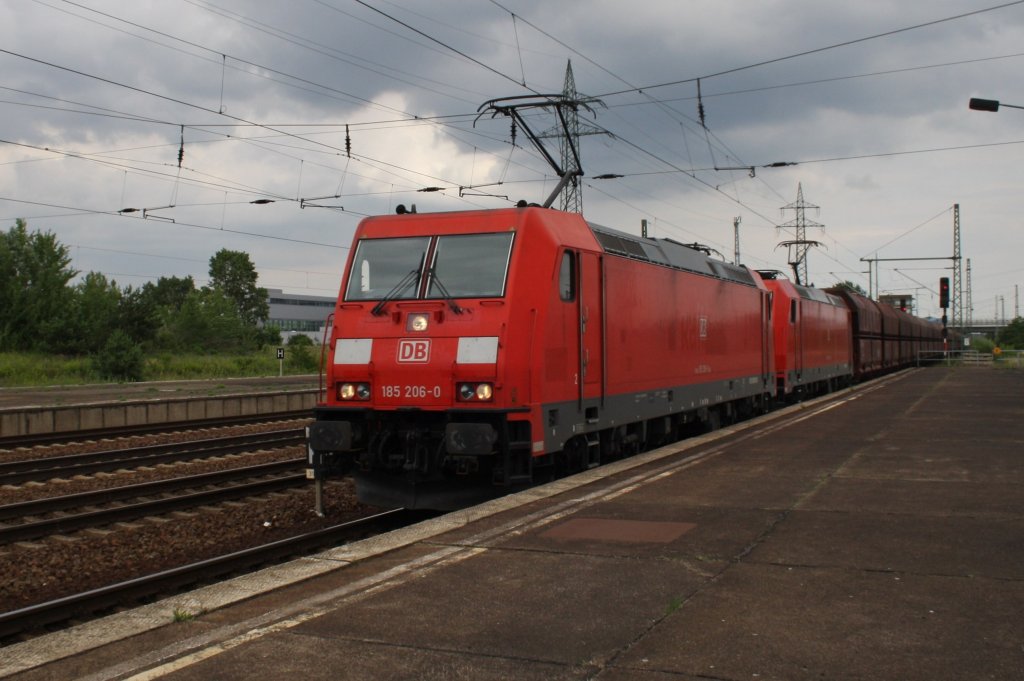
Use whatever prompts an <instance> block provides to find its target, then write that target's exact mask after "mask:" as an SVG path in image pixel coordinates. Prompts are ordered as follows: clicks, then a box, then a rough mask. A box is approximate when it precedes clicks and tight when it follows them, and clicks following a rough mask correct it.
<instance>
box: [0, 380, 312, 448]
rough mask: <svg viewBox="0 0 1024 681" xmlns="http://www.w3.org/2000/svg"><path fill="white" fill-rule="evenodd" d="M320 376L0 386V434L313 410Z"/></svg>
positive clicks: (69, 430) (35, 433)
mask: <svg viewBox="0 0 1024 681" xmlns="http://www.w3.org/2000/svg"><path fill="white" fill-rule="evenodd" d="M318 393H319V383H318V377H317V376H315V375H314V376H284V377H262V378H235V379H216V380H195V381H157V382H147V383H105V384H93V385H80V386H50V387H39V388H0V437H16V436H25V435H49V434H52V433H68V432H77V431H81V430H92V429H101V428H117V427H122V426H139V425H158V424H163V423H174V422H178V421H193V420H197V419H217V418H225V417H235V416H239V417H244V416H259V415H261V414H276V413H280V412H284V411H300V410H308V411H310V413H312V409H313V407H314V406H315V405H316V401H317V396H318Z"/></svg>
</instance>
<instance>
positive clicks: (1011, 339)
mask: <svg viewBox="0 0 1024 681" xmlns="http://www.w3.org/2000/svg"><path fill="white" fill-rule="evenodd" d="M996 342H998V343H999V345H1000V346H1002V347H1006V348H1015V349H1018V350H1020V349H1024V317H1017V318H1016V319H1014V320H1013V321H1012V322H1010V323H1009V324H1007V325H1006V326H1004V327H1003V328H1002V329H1000V331H999V336H998V338H997V339H996Z"/></svg>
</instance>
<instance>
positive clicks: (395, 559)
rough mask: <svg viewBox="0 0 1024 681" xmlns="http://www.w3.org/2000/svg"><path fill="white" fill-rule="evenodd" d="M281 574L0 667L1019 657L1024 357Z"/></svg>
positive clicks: (523, 675)
mask: <svg viewBox="0 0 1024 681" xmlns="http://www.w3.org/2000/svg"><path fill="white" fill-rule="evenodd" d="M288 570H295V571H296V572H295V574H296V575H297V576H296V577H295V578H294V580H290V579H289V578H287V577H286V576H285V573H287V571H288ZM275 574H277V575H278V576H279V577H280V578H279V579H277V578H271V576H270V575H271V573H264V574H263V575H262V576H259V575H257V576H253V577H249V578H246V579H248V580H249V581H248V582H246V581H245V580H244V579H243V580H238V581H233V582H230V583H227V584H225V585H223V586H222V587H220V588H221V589H222V590H231V591H233V592H234V593H235V594H236V596H234V597H231V598H225V597H224V595H223V593H221V595H220V596H217V595H215V592H214V591H212V590H204V591H201V592H196V593H193V594H190V595H188V596H183V597H179V598H178V599H169V600H168V601H164V602H162V603H159V604H154V605H153V606H147V608H149V611H148V612H149V614H148V615H143V614H140V613H134V614H133V613H124V614H121V615H116V616H113V617H111V618H108V619H107V620H105V621H100V622H97V623H92V624H89V625H85V626H83V627H81V628H80V629H79V630H77V631H75V630H72V631H70V632H64V633H61V634H55V635H53V636H51V637H45V638H43V639H37V640H33V641H28V642H26V643H22V644H17V645H14V646H10V647H8V648H4V649H0V676H2V675H4V674H8V675H11V676H10V677H11V678H15V679H19V680H23V681H36V680H40V679H62V680H63V679H72V678H82V679H89V680H90V681H101V680H112V679H134V680H136V681H141V680H142V679H156V678H164V679H172V680H182V679H226V680H227V679H246V680H251V679H254V678H259V679H276V678H290V677H295V678H302V679H332V680H333V679H421V678H422V679H509V678H515V679H603V680H611V681H624V680H631V681H632V680H635V681H669V680H674V681H678V680H695V679H728V680H730V681H749V680H751V679H758V680H761V679H907V680H912V679H922V680H923V679H928V680H929V681H934V680H936V679H1019V678H1024V372H1021V371H1017V370H999V369H990V368H969V369H947V368H933V369H926V370H915V371H910V372H905V373H902V374H899V375H896V376H893V377H889V378H886V379H883V380H881V381H879V382H876V383H874V384H870V385H867V386H862V387H860V388H858V389H856V390H852V391H844V392H843V393H840V394H838V395H836V396H834V397H832V398H826V399H824V400H818V401H816V402H813V403H807V404H805V405H800V406H798V407H795V408H790V409H788V410H786V411H784V412H780V413H776V414H774V415H771V416H769V417H767V418H765V419H760V420H758V421H755V422H751V423H748V424H743V425H742V426H739V427H735V428H730V429H727V430H724V431H721V432H719V433H716V434H713V436H707V437H704V438H700V439H698V440H691V441H688V442H686V443H682V444H680V445H676V446H673V447H671V448H665V449H662V450H658V451H657V452H651V453H648V454H645V455H643V456H641V457H636V458H634V459H632V460H630V461H627V462H619V463H617V464H613V465H611V466H607V467H603V468H601V469H597V470H595V471H590V472H588V473H586V474H584V475H582V476H577V477H575V478H573V479H571V480H567V481H559V482H558V483H553V484H552V485H549V486H545V487H541V488H537V489H534V490H530V491H528V492H524V493H522V494H519V495H514V496H513V497H507V498H505V499H502V500H497V501H495V502H491V503H489V504H485V505H483V506H481V507H475V508H474V509H469V510H467V511H464V512H460V513H457V514H452V515H450V516H445V517H444V518H439V519H437V520H434V521H430V522H427V523H422V524H421V525H419V526H416V527H415V528H410V529H408V530H404V531H402V532H400V533H397V534H395V535H394V536H388V537H383V538H378V539H377V540H375V541H374V543H372V545H371V544H365V545H364V544H356V545H352V546H349V547H341V548H339V549H336V550H334V551H329V552H326V553H324V554H321V555H320V556H317V557H315V558H310V559H304V560H303V561H298V562H297V563H296V564H295V565H294V566H292V567H291V568H279V569H277V573H275ZM275 579H276V581H275ZM253 580H256V582H258V581H260V580H262V581H263V582H265V583H266V584H267V585H271V584H276V585H277V586H278V588H274V589H273V590H270V591H267V592H266V593H262V594H259V595H251V594H253V593H254V592H255V591H256V589H253V588H252V586H251V585H252V584H254V583H256V582H254V581H253ZM289 581H294V583H292V584H290V585H288V583H289ZM246 584H248V585H250V586H248V587H247V586H246ZM247 589H249V590H247ZM218 598H220V600H217V599H218ZM230 602H234V604H233V605H224V607H217V605H216V604H218V603H230ZM175 607H179V608H181V607H188V608H192V609H194V610H196V611H200V612H201V614H199V615H198V616H197V617H196V618H195V619H193V620H191V621H188V622H181V623H174V624H172V623H170V621H169V620H170V617H171V613H172V610H173V609H174V608H175ZM214 607H216V609H212V608H214ZM204 609H205V610H207V611H205V612H202V611H203V610H204ZM132 617H134V618H135V621H137V622H139V623H140V624H139V626H138V627H137V629H135V631H137V632H138V633H136V634H135V635H133V636H129V635H126V634H123V633H118V634H117V635H115V636H106V637H107V638H108V639H110V641H109V642H108V643H107V644H106V645H101V646H97V647H94V643H97V642H99V640H100V639H103V638H104V637H105V632H111V631H113V630H114V628H117V627H123V628H124V630H125V631H130V630H131V629H130V627H128V626H127V625H126V622H129V621H131V620H130V618H132ZM147 617H156V618H157V619H158V620H159V618H160V617H162V618H164V620H165V621H166V622H167V623H166V624H163V625H162V626H156V625H153V624H152V623H151V624H148V625H142V624H141V623H142V622H143V621H144V620H146V619H147ZM119 631H120V630H119ZM76 636H77V637H78V638H77V639H76ZM82 637H84V638H85V639H86V640H87V641H88V640H90V639H89V637H92V639H91V640H92V641H93V643H88V642H87V643H84V644H83V643H82V642H81V639H82ZM51 659H52V661H48V660H51Z"/></svg>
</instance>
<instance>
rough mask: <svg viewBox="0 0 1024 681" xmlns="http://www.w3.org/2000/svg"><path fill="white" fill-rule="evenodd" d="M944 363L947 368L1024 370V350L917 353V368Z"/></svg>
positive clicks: (931, 351) (932, 351)
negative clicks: (1012, 368)
mask: <svg viewBox="0 0 1024 681" xmlns="http://www.w3.org/2000/svg"><path fill="white" fill-rule="evenodd" d="M938 363H943V364H946V365H947V366H950V365H953V364H960V365H964V366H993V365H997V366H1010V367H1017V368H1024V350H1002V351H1000V352H998V353H992V352H976V351H974V350H945V351H943V350H929V351H924V352H919V353H917V366H921V365H922V364H938Z"/></svg>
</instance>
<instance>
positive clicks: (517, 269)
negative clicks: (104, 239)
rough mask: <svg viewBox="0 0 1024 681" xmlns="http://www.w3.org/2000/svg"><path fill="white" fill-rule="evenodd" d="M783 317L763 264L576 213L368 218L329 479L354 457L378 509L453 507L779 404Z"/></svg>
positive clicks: (334, 360) (326, 455)
mask: <svg viewBox="0 0 1024 681" xmlns="http://www.w3.org/2000/svg"><path fill="white" fill-rule="evenodd" d="M769 315H770V309H769V296H768V291H767V289H766V288H765V286H764V284H763V283H762V281H761V279H760V277H758V276H757V275H756V274H755V273H753V272H751V271H750V270H748V269H746V268H744V267H736V266H733V265H729V264H726V263H722V262H718V261H715V260H712V259H710V258H708V257H706V256H705V255H703V254H702V253H700V252H699V251H696V250H694V249H692V248H690V247H687V246H684V245H682V244H678V243H675V242H672V241H669V240H654V239H641V238H638V237H635V236H632V235H629V234H625V233H622V232H616V231H614V230H610V229H605V228H602V227H597V226H592V225H589V224H588V223H586V222H585V221H584V220H583V218H582V217H581V216H579V215H577V214H573V213H563V212H559V211H555V210H547V209H543V208H537V207H522V208H511V209H503V210H489V211H473V212H462V213H444V214H415V213H406V214H403V215H393V216H386V217H375V218H369V219H366V220H364V221H363V222H362V223H361V224H360V226H359V228H358V229H357V231H356V234H355V243H354V246H353V248H352V253H351V256H350V258H349V262H348V265H347V267H346V270H345V276H344V279H343V284H342V290H341V293H340V295H339V300H338V305H337V308H336V310H335V313H334V320H333V328H332V329H331V340H330V346H329V356H330V358H331V361H330V362H329V365H328V367H327V371H326V386H327V388H326V399H325V400H324V401H323V402H322V403H321V404H320V405H319V406H318V407H317V408H316V409H315V418H316V421H315V422H314V423H313V424H312V425H311V427H310V430H309V451H310V467H311V471H312V476H313V477H314V478H315V479H322V478H323V477H324V476H326V475H330V474H335V473H344V472H347V471H348V470H350V469H351V470H353V471H354V474H355V476H356V481H357V488H358V491H359V495H360V498H361V499H363V500H364V501H366V502H368V503H374V504H377V505H403V506H406V507H433V508H438V507H441V508H443V507H449V506H454V505H458V504H461V503H465V502H466V501H468V500H469V497H471V496H474V495H477V494H479V493H480V491H481V490H488V491H489V490H490V488H492V487H493V486H499V487H504V488H509V487H513V486H516V485H527V484H530V483H532V482H533V481H534V480H536V479H539V478H541V477H546V476H549V475H551V474H555V473H564V472H572V471H577V470H582V469H585V468H588V467H592V466H596V465H598V464H599V463H601V462H603V461H608V460H610V459H613V458H616V457H619V456H623V455H628V454H631V453H634V452H636V451H639V450H640V449H641V448H643V447H646V446H651V445H653V444H657V443H661V442H668V441H671V440H674V439H678V438H679V437H680V435H681V433H682V432H683V430H684V429H685V428H686V427H687V426H689V425H691V424H695V423H699V422H707V423H711V424H712V425H713V424H716V423H718V422H720V421H722V420H729V419H732V418H734V417H736V416H739V415H748V414H751V413H754V412H756V411H760V410H763V409H765V408H767V406H768V404H769V402H770V400H771V398H772V397H773V396H774V393H775V378H774V371H773V358H772V342H773V338H772V334H771V330H770V326H769V322H768V319H769ZM752 331H753V332H752ZM490 493H491V494H493V492H490Z"/></svg>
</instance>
